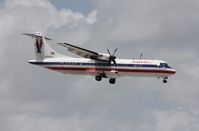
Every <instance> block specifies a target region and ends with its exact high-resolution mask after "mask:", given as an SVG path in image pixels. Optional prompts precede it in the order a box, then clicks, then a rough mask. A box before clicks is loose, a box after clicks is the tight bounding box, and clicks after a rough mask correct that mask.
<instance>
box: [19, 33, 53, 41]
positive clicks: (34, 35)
mask: <svg viewBox="0 0 199 131" xmlns="http://www.w3.org/2000/svg"><path fill="white" fill-rule="evenodd" d="M22 34H23V35H26V36H30V37H32V38H34V37H39V38H41V37H43V34H42V33H39V32H36V33H22ZM44 38H45V39H46V40H52V39H50V38H48V37H46V36H44Z"/></svg>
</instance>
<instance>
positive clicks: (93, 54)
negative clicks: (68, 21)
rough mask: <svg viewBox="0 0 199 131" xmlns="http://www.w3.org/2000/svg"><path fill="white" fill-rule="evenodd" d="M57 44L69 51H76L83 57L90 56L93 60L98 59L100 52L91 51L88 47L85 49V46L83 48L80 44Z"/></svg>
mask: <svg viewBox="0 0 199 131" xmlns="http://www.w3.org/2000/svg"><path fill="white" fill-rule="evenodd" d="M57 44H59V45H60V46H63V47H65V48H67V50H68V51H70V52H72V53H75V54H77V55H79V56H81V57H84V58H90V59H92V60H98V59H97V58H98V56H99V54H98V53H97V52H94V51H90V50H87V49H84V48H81V47H78V46H74V45H71V44H68V43H57Z"/></svg>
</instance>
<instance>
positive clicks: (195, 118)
mask: <svg viewBox="0 0 199 131" xmlns="http://www.w3.org/2000/svg"><path fill="white" fill-rule="evenodd" d="M0 18H1V21H0V41H1V42H0V49H1V51H0V60H1V64H0V116H1V117H0V130H1V131H27V130H29V131H35V130H37V131H43V130H47V131H54V130H58V131H66V130H73V131H102V130H106V131H132V130H134V131H145V130H147V131H182V130H185V131H198V130H199V125H198V123H199V103H198V99H199V95H198V94H199V88H198V79H199V74H198V72H199V67H198V65H199V60H198V57H199V54H198V49H199V44H198V42H199V37H198V36H199V1H197V0H189V1H187V0H84V1H83V0H73V1H71V0H70V1H69V0H65V1H64V0H4V1H0ZM35 31H39V32H43V33H44V34H46V36H47V37H50V38H52V39H53V40H52V41H49V44H50V45H51V46H52V47H53V48H55V50H56V51H57V52H61V53H63V54H66V55H71V56H74V55H73V54H71V53H68V52H66V50H65V49H63V48H62V47H59V46H58V45H56V44H55V43H57V42H69V43H74V44H75V45H77V46H81V47H84V48H88V49H90V50H93V51H97V52H106V49H107V48H109V49H110V50H112V51H113V50H114V49H115V48H118V51H117V53H116V56H117V57H118V58H138V57H139V55H140V53H141V52H143V53H144V54H143V59H156V58H157V59H162V60H164V61H167V62H168V63H169V65H170V66H172V67H173V68H175V69H176V70H177V74H176V75H174V76H172V77H170V78H169V80H168V83H167V84H163V83H162V80H158V79H153V78H134V77H130V78H120V79H117V81H116V84H115V85H110V84H109V83H108V80H106V79H104V80H103V81H102V82H97V81H95V79H94V78H93V77H92V76H71V75H63V74H59V73H57V72H53V71H50V70H47V69H43V68H40V67H37V66H34V65H30V64H29V63H28V60H29V59H34V57H35V55H34V47H33V41H32V39H30V38H27V37H25V36H23V35H21V33H23V32H27V33H30V32H35Z"/></svg>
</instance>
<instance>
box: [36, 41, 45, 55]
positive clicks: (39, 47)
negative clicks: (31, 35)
mask: <svg viewBox="0 0 199 131" xmlns="http://www.w3.org/2000/svg"><path fill="white" fill-rule="evenodd" d="M42 46H43V41H42V39H40V40H38V39H37V40H36V48H37V53H41V48H42Z"/></svg>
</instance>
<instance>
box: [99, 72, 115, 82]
mask: <svg viewBox="0 0 199 131" xmlns="http://www.w3.org/2000/svg"><path fill="white" fill-rule="evenodd" d="M103 77H104V78H107V77H105V76H103V75H102V74H100V75H96V76H95V80H96V81H101V80H102V78H103ZM115 82H116V79H115V78H110V79H109V83H110V84H115Z"/></svg>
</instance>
